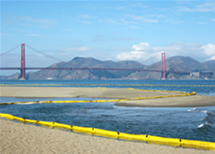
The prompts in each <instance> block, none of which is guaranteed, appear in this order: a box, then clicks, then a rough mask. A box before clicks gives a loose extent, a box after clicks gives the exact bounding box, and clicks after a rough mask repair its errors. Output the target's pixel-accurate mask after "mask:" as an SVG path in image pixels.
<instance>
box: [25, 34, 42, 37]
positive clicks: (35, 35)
mask: <svg viewBox="0 0 215 154" xmlns="http://www.w3.org/2000/svg"><path fill="white" fill-rule="evenodd" d="M27 36H34V37H37V36H41V35H40V34H27Z"/></svg>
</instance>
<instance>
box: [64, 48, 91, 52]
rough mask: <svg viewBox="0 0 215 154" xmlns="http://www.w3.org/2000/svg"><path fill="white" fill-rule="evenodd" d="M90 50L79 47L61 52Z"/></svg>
mask: <svg viewBox="0 0 215 154" xmlns="http://www.w3.org/2000/svg"><path fill="white" fill-rule="evenodd" d="M88 50H90V48H88V47H79V48H67V49H64V50H63V51H67V52H69V51H88Z"/></svg>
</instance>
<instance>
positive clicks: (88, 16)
mask: <svg viewBox="0 0 215 154" xmlns="http://www.w3.org/2000/svg"><path fill="white" fill-rule="evenodd" d="M79 18H85V19H94V18H97V17H96V16H91V15H88V14H84V15H80V16H79Z"/></svg>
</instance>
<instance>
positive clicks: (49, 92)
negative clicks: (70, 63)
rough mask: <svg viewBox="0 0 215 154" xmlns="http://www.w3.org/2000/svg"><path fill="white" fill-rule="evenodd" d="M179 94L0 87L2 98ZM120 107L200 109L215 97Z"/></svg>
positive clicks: (131, 103)
mask: <svg viewBox="0 0 215 154" xmlns="http://www.w3.org/2000/svg"><path fill="white" fill-rule="evenodd" d="M177 94H178V93H174V92H173V93H172V92H171V93H170V92H153V91H136V90H131V89H126V88H125V89H122V88H82V87H0V97H23V98H50V99H51V98H79V97H80V98H81V97H83V98H84V97H85V98H108V99H112V98H114V99H132V98H137V97H152V96H169V95H177ZM115 105H118V106H129V107H200V106H215V96H201V95H194V96H185V97H172V98H155V99H143V100H128V101H124V102H122V101H120V102H116V103H115Z"/></svg>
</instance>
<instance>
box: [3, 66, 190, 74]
mask: <svg viewBox="0 0 215 154" xmlns="http://www.w3.org/2000/svg"><path fill="white" fill-rule="evenodd" d="M21 69H22V68H20V67H0V70H21ZM25 70H93V71H94V70H95V71H96V70H97V71H101V70H107V71H139V72H142V71H145V72H163V71H162V70H148V69H127V68H125V69H123V68H93V67H80V68H78V67H72V68H69V67H59V68H55V67H25ZM165 72H166V73H178V74H190V72H185V71H165Z"/></svg>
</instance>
